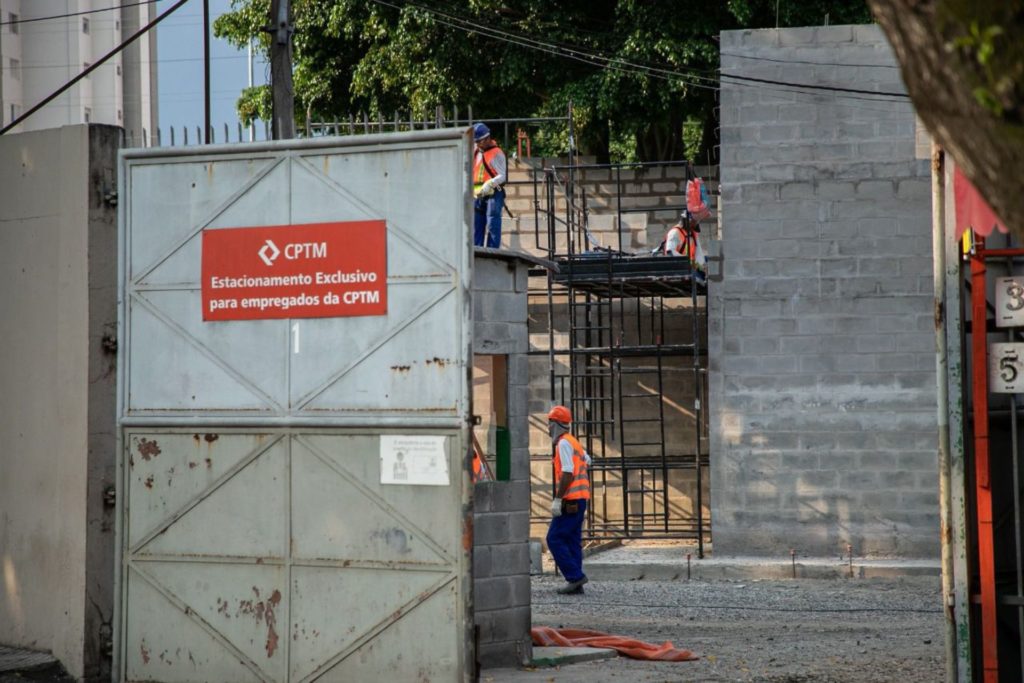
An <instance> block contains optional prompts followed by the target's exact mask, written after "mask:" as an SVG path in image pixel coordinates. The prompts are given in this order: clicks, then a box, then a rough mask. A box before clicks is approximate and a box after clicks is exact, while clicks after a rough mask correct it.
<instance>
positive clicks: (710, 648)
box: [481, 576, 944, 683]
mask: <svg viewBox="0 0 1024 683" xmlns="http://www.w3.org/2000/svg"><path fill="white" fill-rule="evenodd" d="M558 585H559V579H556V578H554V577H550V576H544V577H536V578H534V581H533V623H534V625H545V626H555V627H576V628H591V629H596V630H599V631H606V632H608V633H613V634H619V635H626V636H632V637H636V638H639V639H641V640H647V641H652V642H657V643H661V642H663V641H666V640H668V641H671V642H672V643H673V644H674V645H675V646H676V647H680V648H686V649H689V650H692V651H693V652H694V653H695V654H697V655H698V656H699V657H700V659H699V660H697V661H691V662H640V661H636V660H630V659H626V658H623V657H619V658H617V659H613V660H607V661H602V662H587V663H582V664H571V665H566V666H563V667H561V668H547V669H536V670H532V671H531V670H514V669H495V670H489V671H484V672H483V676H482V678H481V680H482V681H485V683H510V682H513V681H514V682H516V683H519V682H527V681H529V682H533V681H537V682H541V681H544V682H549V681H569V682H572V681H581V682H582V681H586V683H600V682H604V681H618V682H625V681H629V682H633V681H637V682H643V683H646V682H653V681H770V682H773V683H783V682H787V683H812V682H813V683H840V682H842V683H846V682H856V683H862V682H874V681H879V682H881V681H899V683H934V682H935V681H941V680H943V676H944V668H943V667H944V663H943V662H944V660H943V643H942V610H941V604H940V587H939V579H938V578H937V577H936V578H907V579H896V580H893V579H890V580H858V579H850V580H813V579H796V580H787V581H758V580H753V581H726V580H721V581H700V582H696V581H694V582H687V581H670V582H664V581H621V582H599V581H594V582H592V583H590V584H588V585H587V586H586V594H585V595H584V596H561V595H558V594H556V593H555V588H557V587H558Z"/></svg>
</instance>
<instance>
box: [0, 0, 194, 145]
mask: <svg viewBox="0 0 1024 683" xmlns="http://www.w3.org/2000/svg"><path fill="white" fill-rule="evenodd" d="M186 2H188V0H178V1H177V2H176V3H174V5H173V6H172V7H171V8H170V9H168V10H167V11H165V12H164V13H163V14H161V15H159V16H158V17H157V18H156V19H154V20H153V21H151V22H149V23H148V24H146V25H145V26H143V27H142V28H140V29H139V30H138V31H136V32H135V33H133V34H132V35H131V36H129V37H128V38H127V39H126V40H123V41H121V44H120V45H118V46H117V47H115V48H114V49H113V50H111V51H110V52H108V53H107V54H105V55H103V56H102V57H100V59H99V61H97V62H95V63H94V64H92V65H91V66H90V67H89V68H87V69H85V70H84V71H82V72H81V73H80V74H78V75H77V76H75V77H74V78H72V79H71V80H70V81H68V82H67V83H65V84H64V85H62V86H61V87H59V88H57V89H56V90H54V91H53V92H52V93H50V94H49V95H47V96H46V97H44V98H43V99H42V100H40V101H39V102H38V103H36V104H35V105H33V106H32V108H31V109H29V110H28V111H27V112H25V113H24V114H22V115H21V116H19V117H17V118H16V119H14V120H13V121H11V122H10V123H9V124H7V125H6V126H4V127H3V128H0V135H3V134H4V133H6V132H7V131H9V130H10V129H12V128H14V127H15V126H17V125H19V124H21V122H22V121H24V120H25V119H27V118H28V117H30V116H32V114H35V113H36V112H37V111H39V110H40V109H42V108H43V107H45V106H46V105H47V104H48V103H49V102H51V101H52V100H55V99H57V98H58V97H60V95H61V94H63V93H64V92H65V91H66V90H69V89H70V88H71V86H73V85H74V84H75V83H78V82H79V81H80V80H82V79H83V78H85V77H87V76H88V75H89V74H91V73H92V72H93V71H95V70H96V69H98V68H99V67H100V66H102V65H103V63H104V62H106V61H107V60H108V59H110V58H111V57H113V56H114V55H116V54H118V53H120V52H121V50H123V49H125V48H126V47H128V46H129V45H131V44H132V43H134V42H135V41H136V40H138V39H139V38H140V37H141V36H143V35H145V34H146V33H147V32H148V31H149V30H150V29H153V28H155V27H156V25H157V24H159V23H160V22H161V21H163V20H164V19H166V18H167V17H169V16H170V15H171V14H173V13H174V12H175V11H176V10H177V9H178V8H180V7H181V6H182V5H184V4H185V3H186Z"/></svg>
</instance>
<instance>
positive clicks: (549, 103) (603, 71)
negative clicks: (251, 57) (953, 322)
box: [214, 0, 867, 161]
mask: <svg viewBox="0 0 1024 683" xmlns="http://www.w3.org/2000/svg"><path fill="white" fill-rule="evenodd" d="M269 4H270V0H232V12H231V13H229V14H226V15H224V16H222V17H220V18H219V19H218V20H217V21H216V22H215V25H214V32H215V34H216V35H218V36H220V37H224V38H226V39H228V40H229V41H230V42H231V43H232V44H234V45H237V46H239V47H244V46H245V45H246V44H247V43H248V42H249V41H250V40H252V39H255V40H256V41H257V44H258V45H259V46H260V49H261V50H263V51H265V52H266V51H267V50H268V48H269V34H267V33H266V32H265V31H264V30H263V29H264V27H265V26H266V25H267V24H268V18H267V13H268V10H269ZM783 4H784V6H785V18H786V19H787V21H793V22H796V21H799V20H800V19H801V18H802V17H807V18H811V17H812V16H813V17H814V19H813V21H812V23H820V18H821V17H823V16H824V13H825V12H826V11H830V12H832V13H833V14H832V17H833V22H838V21H840V20H841V19H842V18H843V17H847V18H848V17H849V16H857V17H861V16H862V17H863V18H864V19H865V20H866V18H867V9H866V7H865V5H864V3H863V0H845V1H843V2H834V1H832V0H801V1H798V0H787V1H786V2H784V3H783ZM775 6H776V2H775V0H729V2H726V3H720V2H696V1H695V0H676V1H674V2H647V1H644V0H562V1H561V2H557V3H552V2H549V1H544V0H462V1H461V2H460V1H456V0H413V1H411V2H410V1H407V0H293V21H294V25H295V34H294V69H295V71H294V87H295V96H296V100H297V101H296V111H297V112H300V113H299V114H298V115H299V116H302V117H304V116H305V115H306V113H308V114H309V115H310V116H311V118H312V119H313V120H338V119H340V118H346V119H347V117H348V115H349V114H355V115H359V114H360V113H366V114H367V115H368V116H369V117H370V118H371V119H378V118H384V119H386V120H390V119H391V117H392V115H393V113H394V112H401V115H402V118H403V119H404V118H408V116H409V114H410V112H411V114H412V116H414V117H416V118H432V117H433V112H434V110H435V109H436V108H437V107H438V106H442V107H445V108H446V109H447V110H450V109H451V108H452V107H454V106H457V107H459V109H460V110H461V111H463V112H465V111H466V108H467V107H472V109H473V114H474V117H475V118H477V119H483V120H492V119H505V118H517V117H546V116H551V117H564V116H565V115H566V111H567V108H568V105H569V102H572V104H573V107H574V112H575V114H574V119H575V123H576V126H577V133H578V134H577V139H578V140H579V142H580V145H581V151H582V152H583V153H584V154H594V155H596V156H597V157H598V158H599V159H601V160H608V159H609V158H610V157H611V155H612V153H613V152H614V154H615V157H616V158H618V159H621V160H624V161H629V160H653V159H667V158H681V157H682V156H683V155H684V154H686V153H687V152H689V153H690V154H693V153H695V151H699V152H700V153H701V155H702V156H703V154H704V152H705V150H706V149H707V148H710V147H711V146H712V145H713V144H714V141H713V140H712V139H710V138H709V137H708V135H707V131H713V130H714V128H715V124H714V115H715V89H716V88H717V69H718V45H717V42H716V41H717V36H718V33H719V32H720V31H722V30H728V29H733V28H741V27H744V26H764V25H772V26H774V21H775V13H774V10H775ZM815 15H817V16H815ZM268 103H269V94H268V93H267V92H266V91H265V89H253V91H246V92H244V93H243V95H242V97H241V98H240V99H239V102H238V108H239V113H240V115H242V116H243V117H252V116H259V117H261V118H262V117H263V116H265V115H267V114H268V111H267V105H268ZM684 127H685V133H684ZM512 130H513V132H514V127H513V129H512ZM529 133H530V135H531V138H532V141H533V145H532V146H533V152H534V154H537V155H539V154H546V155H553V154H564V150H565V148H566V144H567V131H566V129H565V125H564V123H552V124H544V125H540V126H535V127H532V128H531V129H530V130H529ZM704 138H708V139H707V140H705V139H704ZM684 139H685V140H686V141H687V142H686V143H685V146H684Z"/></svg>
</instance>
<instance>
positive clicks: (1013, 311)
mask: <svg viewBox="0 0 1024 683" xmlns="http://www.w3.org/2000/svg"><path fill="white" fill-rule="evenodd" d="M1021 326H1024V278H1018V277H1000V278H996V327H1021Z"/></svg>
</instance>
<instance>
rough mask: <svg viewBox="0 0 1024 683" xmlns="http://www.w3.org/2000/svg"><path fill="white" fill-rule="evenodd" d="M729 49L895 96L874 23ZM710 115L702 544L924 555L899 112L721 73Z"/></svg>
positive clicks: (932, 421)
mask: <svg viewBox="0 0 1024 683" xmlns="http://www.w3.org/2000/svg"><path fill="white" fill-rule="evenodd" d="M721 46H722V47H721V50H722V71H723V73H736V74H742V75H745V76H751V77H756V78H761V79H773V80H783V81H791V82H798V83H808V84H829V85H839V86H842V87H845V88H856V89H863V90H870V91H886V92H893V91H899V92H904V86H903V84H902V83H901V81H900V75H899V70H898V69H897V68H896V61H895V58H894V56H893V54H892V51H891V49H890V47H889V45H888V44H887V42H886V41H885V39H884V37H883V36H882V33H881V31H880V30H879V29H878V27H877V26H833V27H816V28H801V29H783V30H757V31H749V30H748V31H729V32H724V33H722V36H721ZM816 63H817V64H816ZM847 63H848V64H857V65H860V66H840V65H841V64H847ZM864 65H872V66H864ZM859 97H863V96H859ZM721 123H722V128H721V140H722V148H721V150H722V151H721V153H722V165H721V184H722V185H721V186H722V190H721V191H722V197H721V202H722V209H721V211H722V235H721V245H720V246H721V255H722V268H723V278H722V280H721V282H718V283H712V287H711V292H712V295H711V297H710V301H709V321H710V322H709V335H710V338H709V346H710V358H711V365H710V402H711V406H710V408H711V414H710V417H711V426H710V432H711V434H710V436H711V449H712V451H711V453H712V461H711V478H712V491H711V499H712V520H713V541H714V552H715V554H716V555H744V554H756V555H771V556H776V555H777V556H786V555H788V553H789V549H790V548H794V549H796V550H797V552H798V553H799V554H801V555H804V554H806V555H818V556H829V555H838V554H841V553H843V552H845V549H846V544H847V543H850V544H852V546H853V553H854V554H855V555H858V556H867V557H872V556H897V557H933V556H935V555H937V554H938V549H939V527H938V474H937V466H936V461H937V459H936V414H935V411H936V408H935V358H934V337H933V323H932V297H931V287H932V284H931V280H932V275H931V237H930V235H931V228H930V220H931V217H930V175H929V164H928V161H927V160H922V159H916V158H915V144H914V143H915V119H914V112H913V110H912V108H911V105H910V103H909V101H906V100H902V99H895V100H894V99H893V98H888V99H879V100H865V99H852V98H849V97H845V96H843V94H842V93H836V92H827V91H818V92H816V93H795V92H793V91H792V90H791V89H789V90H788V91H787V89H785V88H779V87H751V84H749V83H748V84H743V83H737V82H735V81H729V80H726V81H724V82H723V84H722V92H721Z"/></svg>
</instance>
